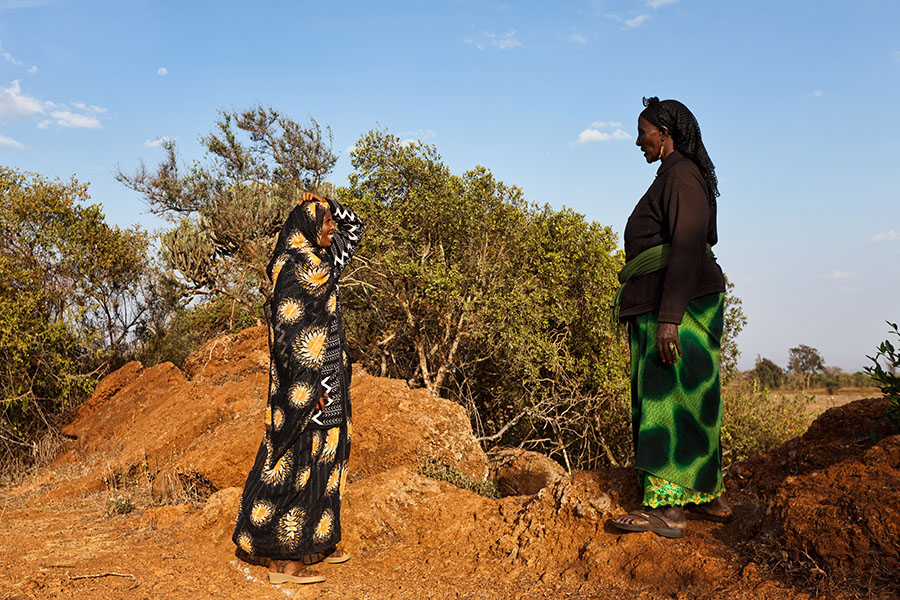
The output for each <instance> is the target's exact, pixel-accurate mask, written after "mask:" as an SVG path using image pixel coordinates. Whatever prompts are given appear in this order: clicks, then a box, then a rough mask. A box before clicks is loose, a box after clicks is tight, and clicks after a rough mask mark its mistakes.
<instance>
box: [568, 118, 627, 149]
mask: <svg viewBox="0 0 900 600" xmlns="http://www.w3.org/2000/svg"><path fill="white" fill-rule="evenodd" d="M602 129H612V131H601V130H602ZM630 139H631V136H630V135H628V132H626V131H625V130H624V129H622V124H621V123H619V122H617V121H594V122H593V123H591V124H590V126H589V127H588V128H587V129H585V130H584V131H582V132H581V133H579V134H578V139H577V140H572V141H571V142H569V145H570V146H577V145H579V144H590V143H591V142H624V141H628V140H630Z"/></svg>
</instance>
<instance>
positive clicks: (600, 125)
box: [590, 121, 622, 129]
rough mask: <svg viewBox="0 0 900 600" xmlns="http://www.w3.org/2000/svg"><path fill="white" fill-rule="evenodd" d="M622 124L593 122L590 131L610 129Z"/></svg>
mask: <svg viewBox="0 0 900 600" xmlns="http://www.w3.org/2000/svg"><path fill="white" fill-rule="evenodd" d="M621 126H622V124H621V123H619V122H618V121H594V122H593V123H591V124H590V128H591V129H611V128H614V127H621Z"/></svg>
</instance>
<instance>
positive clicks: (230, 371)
mask: <svg viewBox="0 0 900 600" xmlns="http://www.w3.org/2000/svg"><path fill="white" fill-rule="evenodd" d="M266 369H267V356H266V344H265V332H264V330H263V329H261V328H255V329H250V330H247V331H244V332H242V333H239V334H236V335H229V336H223V337H220V338H218V339H216V340H213V341H212V342H210V343H209V344H207V345H206V346H205V347H203V348H201V349H200V350H199V351H198V352H197V353H195V354H194V355H193V356H191V357H190V359H189V360H188V361H187V362H186V364H185V368H184V370H183V371H182V370H179V369H177V368H176V367H174V366H172V365H171V364H163V365H158V366H156V367H152V368H148V369H145V368H143V367H142V366H141V365H140V364H138V363H131V364H129V365H126V366H125V367H123V368H122V369H120V370H119V371H116V372H115V373H113V374H111V375H110V376H108V377H107V378H106V379H104V381H103V382H102V383H101V385H100V386H99V387H98V389H97V391H96V392H95V394H94V396H93V398H92V399H91V400H90V401H89V402H88V403H86V404H85V405H84V406H83V407H82V408H81V409H80V410H79V412H78V414H77V415H76V417H75V419H74V420H73V421H72V423H71V424H69V425H68V426H67V427H66V428H65V433H66V434H67V435H68V436H70V437H71V438H72V439H71V441H70V442H69V443H68V445H67V449H66V451H65V452H64V454H62V455H61V456H60V457H59V458H58V459H57V460H56V462H54V463H53V464H52V465H50V466H49V467H47V468H44V469H42V470H41V471H39V472H38V473H37V474H36V475H34V476H32V477H31V478H29V479H28V480H27V481H25V482H24V483H23V484H22V485H19V486H18V487H15V488H11V489H10V488H7V489H3V490H0V572H2V574H3V575H2V578H0V599H13V598H16V599H26V598H28V599H31V598H66V599H69V598H79V599H80V598H104V599H105V598H122V599H126V598H127V599H144V598H173V599H185V600H186V599H188V598H190V599H192V600H193V599H195V598H234V599H240V600H245V599H246V598H247V597H254V598H284V597H285V596H288V597H300V598H305V597H310V598H311V597H316V598H322V599H337V598H342V599H345V598H350V599H357V598H358V599H376V598H378V599H380V598H397V599H405V598H409V599H416V600H418V599H422V598H434V599H450V598H473V599H474V598H484V599H507V598H508V599H514V598H526V599H538V598H548V599H549V598H554V599H555V598H573V599H574V598H625V599H630V598H635V599H637V598H760V599H762V598H770V599H781V598H806V597H810V596H815V595H821V596H822V597H834V598H852V597H860V596H865V595H868V596H870V597H885V598H889V597H893V595H894V594H896V593H897V592H898V591H900V588H898V587H897V573H898V572H900V559H898V551H900V529H898V523H900V513H898V507H900V435H891V434H892V433H893V432H892V431H891V430H890V429H888V427H887V425H886V424H885V423H884V422H883V421H882V420H881V417H882V415H883V414H884V407H885V403H884V402H883V401H881V400H860V401H857V402H852V403H850V404H847V405H844V406H841V407H836V408H832V409H830V410H828V411H827V412H825V413H824V414H823V415H822V416H820V417H819V419H817V420H816V422H815V423H814V424H813V425H812V426H811V427H810V429H809V431H808V432H807V433H806V434H805V435H804V436H802V437H800V438H797V439H795V440H792V441H791V442H789V443H788V444H786V445H785V446H784V447H783V448H781V449H779V450H778V451H776V452H772V453H771V454H769V455H765V456H761V457H757V458H755V459H753V460H751V461H747V462H745V463H742V464H739V465H737V466H735V467H734V468H733V469H732V470H731V472H730V473H729V474H728V476H727V478H726V484H727V486H728V488H729V492H728V499H729V500H730V501H731V502H732V503H733V504H734V505H735V513H736V517H737V518H736V519H735V521H733V522H732V523H730V524H727V525H717V524H713V523H705V522H693V521H692V522H691V523H690V526H689V529H688V533H687V535H686V536H685V537H684V538H683V539H679V540H668V539H663V538H660V537H657V536H655V535H653V534H628V535H623V534H621V533H619V532H617V531H616V530H614V529H612V528H611V527H610V526H608V525H607V524H606V521H607V520H608V518H609V517H610V516H611V515H613V514H616V513H618V512H621V511H623V510H626V509H629V508H634V507H635V506H636V504H637V502H638V494H637V486H636V483H635V478H634V476H633V474H632V473H630V472H629V471H627V470H625V469H610V470H605V471H600V472H576V473H573V474H569V475H566V476H564V477H563V478H562V479H559V480H556V481H554V482H553V483H551V484H550V485H548V486H547V487H545V488H543V489H542V490H540V491H539V492H538V493H537V494H534V495H529V496H512V497H507V498H503V499H501V500H498V501H495V500H490V499H487V498H484V497H481V496H478V495H475V494H473V493H471V492H468V491H464V490H462V489H459V488H457V487H455V486H453V485H451V484H449V483H446V482H439V481H435V480H432V479H429V478H426V477H423V476H422V475H420V474H419V473H418V468H419V466H421V465H422V464H423V463H424V462H426V461H432V460H433V461H439V462H443V463H445V464H448V465H456V466H457V467H458V468H459V469H460V470H462V471H463V472H465V473H467V474H468V475H470V476H472V477H475V478H481V477H484V476H485V475H486V473H487V472H488V461H487V458H486V456H485V454H484V453H483V452H482V450H481V448H480V447H479V446H478V444H477V442H476V441H475V440H474V437H473V436H472V431H471V428H470V426H469V423H468V420H467V418H466V415H465V411H464V410H463V409H462V408H461V407H459V406H457V405H455V404H453V403H451V402H449V401H446V400H442V399H440V398H435V397H433V396H431V395H429V394H428V393H427V392H425V391H423V390H410V389H408V388H407V387H406V385H405V384H404V383H402V382H398V381H393V380H388V379H381V378H376V377H372V376H370V375H367V374H365V373H364V372H362V371H356V372H355V373H354V383H353V386H352V390H351V393H352V396H353V406H354V440H353V444H354V445H353V450H352V457H351V469H352V475H351V478H350V485H349V489H348V492H347V495H346V496H345V503H344V506H343V509H342V519H343V528H344V535H345V538H344V541H343V546H344V547H345V548H346V549H347V550H349V551H350V552H351V553H352V555H353V558H352V559H351V560H350V562H348V563H345V564H343V565H326V566H325V567H323V569H324V570H325V573H326V575H327V577H328V580H327V581H326V582H325V583H323V584H318V585H315V586H291V585H284V586H272V585H269V584H268V583H267V581H266V571H265V569H264V568H262V567H258V566H253V565H248V564H246V563H243V562H240V561H239V560H237V559H236V558H235V556H234V547H233V545H232V543H231V527H232V523H233V521H234V517H235V514H236V510H237V502H238V497H239V494H240V488H241V486H242V485H243V481H244V477H245V476H246V473H247V471H248V470H249V468H250V465H251V463H252V461H253V457H254V454H255V452H256V449H257V446H258V444H259V441H260V438H261V436H262V431H263V429H262V421H263V412H264V409H265V400H264V399H265V389H266V385H267V377H266ZM119 513H124V514H119Z"/></svg>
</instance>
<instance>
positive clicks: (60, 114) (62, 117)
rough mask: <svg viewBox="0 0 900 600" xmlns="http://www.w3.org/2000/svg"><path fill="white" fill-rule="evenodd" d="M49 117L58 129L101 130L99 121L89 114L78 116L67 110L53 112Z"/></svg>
mask: <svg viewBox="0 0 900 600" xmlns="http://www.w3.org/2000/svg"><path fill="white" fill-rule="evenodd" d="M50 116H51V117H53V118H54V119H56V124H57V125H59V126H60V127H66V128H70V129H75V128H82V129H102V127H101V125H100V120H99V119H98V118H97V117H95V116H93V115H90V114H84V113H82V114H78V113H73V112H71V111H68V110H55V111H53V112H52V113H50Z"/></svg>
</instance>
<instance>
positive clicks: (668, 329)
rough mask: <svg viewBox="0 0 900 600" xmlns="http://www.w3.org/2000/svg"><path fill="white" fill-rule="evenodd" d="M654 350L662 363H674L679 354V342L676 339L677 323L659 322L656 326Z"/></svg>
mask: <svg viewBox="0 0 900 600" xmlns="http://www.w3.org/2000/svg"><path fill="white" fill-rule="evenodd" d="M656 351H657V352H659V358H660V359H661V360H662V361H663V364H667V365H674V364H675V363H676V362H677V361H678V357H679V356H681V343H680V342H679V341H678V325H676V324H675V323H660V324H659V326H658V327H657V328H656Z"/></svg>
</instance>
